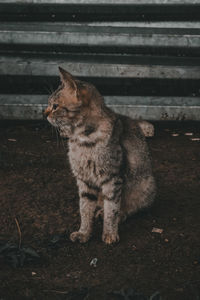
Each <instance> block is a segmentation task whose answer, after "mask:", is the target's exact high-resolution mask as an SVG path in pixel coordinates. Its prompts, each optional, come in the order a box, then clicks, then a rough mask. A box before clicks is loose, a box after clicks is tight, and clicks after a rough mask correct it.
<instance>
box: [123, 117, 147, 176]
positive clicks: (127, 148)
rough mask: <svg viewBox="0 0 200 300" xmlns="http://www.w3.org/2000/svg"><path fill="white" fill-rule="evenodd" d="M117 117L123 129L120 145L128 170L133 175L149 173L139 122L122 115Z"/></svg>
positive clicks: (145, 146)
mask: <svg viewBox="0 0 200 300" xmlns="http://www.w3.org/2000/svg"><path fill="white" fill-rule="evenodd" d="M118 117H119V119H120V120H121V122H122V127H123V131H122V134H121V138H120V143H121V146H122V148H123V151H124V155H125V157H126V162H127V164H128V166H129V167H128V169H129V170H132V171H133V172H131V173H134V174H135V171H136V170H139V172H140V173H143V172H144V173H151V159H150V155H149V149H148V145H147V143H146V139H145V136H144V134H143V131H142V129H141V127H140V125H139V121H135V120H133V119H131V118H130V117H127V116H122V115H119V116H118Z"/></svg>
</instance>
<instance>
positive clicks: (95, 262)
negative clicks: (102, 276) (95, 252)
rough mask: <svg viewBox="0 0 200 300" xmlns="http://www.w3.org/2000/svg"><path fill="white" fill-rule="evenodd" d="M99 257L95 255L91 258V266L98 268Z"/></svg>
mask: <svg viewBox="0 0 200 300" xmlns="http://www.w3.org/2000/svg"><path fill="white" fill-rule="evenodd" d="M97 261H98V259H97V258H96V257H95V258H93V259H92V260H91V262H90V266H91V267H94V268H96V266H97Z"/></svg>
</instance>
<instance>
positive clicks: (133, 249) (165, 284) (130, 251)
mask: <svg viewBox="0 0 200 300" xmlns="http://www.w3.org/2000/svg"><path fill="white" fill-rule="evenodd" d="M155 127H156V134H155V137H153V138H149V139H148V144H149V147H150V150H151V153H152V157H153V169H154V173H155V177H156V180H157V185H158V194H157V197H156V200H155V202H154V204H153V205H152V206H151V208H149V209H147V210H145V211H142V212H140V213H138V214H136V215H135V216H133V217H132V218H130V219H129V220H128V221H127V222H126V223H124V224H122V225H121V226H120V230H119V231H120V242H119V243H118V244H116V245H113V246H107V245H105V244H104V243H103V242H102V241H101V231H102V221H101V220H98V221H97V222H96V224H95V228H94V233H93V237H92V238H91V240H90V241H89V242H88V243H87V244H84V245H82V244H78V243H75V244H74V243H72V242H71V241H70V240H69V233H70V232H72V231H74V230H76V229H78V226H79V222H80V219H79V211H78V193H77V187H76V183H75V179H74V178H73V176H72V173H71V170H70V167H69V162H68V159H67V155H66V153H67V142H66V141H63V140H60V141H59V140H58V139H57V137H56V134H55V132H53V131H52V128H51V127H49V126H48V125H47V124H46V123H38V122H23V123H22V122H2V123H1V124H0V205H1V209H0V241H1V242H2V243H3V242H5V241H12V242H15V243H19V232H18V229H17V226H16V222H15V218H16V219H17V220H18V222H19V225H20V229H21V233H22V245H26V246H28V247H33V248H34V249H35V250H36V251H37V253H38V254H39V255H40V259H39V260H38V261H37V262H34V263H33V262H32V263H28V264H25V265H24V266H23V267H19V268H12V267H11V266H10V265H8V264H7V263H6V261H5V259H4V257H3V256H0V299H2V300H7V299H87V300H88V299H108V300H110V299H147V296H148V297H149V296H150V295H152V294H154V293H155V292H157V291H158V292H159V293H160V298H156V299H161V297H162V299H164V300H165V299H167V300H168V299H169V300H173V299H176V300H179V299H180V300H186V299H187V300H192V299H195V300H197V299H200V239H199V238H200V222H199V221H200V217H199V216H200V185H199V181H200V141H198V140H195V141H192V140H191V138H200V123H198V122H197V123H187V122H185V123H161V122H160V123H159V122H158V123H155ZM185 133H193V135H185ZM172 134H178V136H173V135H172ZM154 227H155V228H159V229H163V232H162V233H156V232H152V229H153V228H154ZM60 234H61V235H62V239H61V240H60V241H58V243H55V245H52V243H51V240H52V237H53V238H55V235H60ZM93 258H97V259H98V260H97V264H96V267H94V266H91V265H90V262H91V260H92V259H93ZM128 288H131V289H134V290H135V291H137V292H138V293H140V294H141V295H140V298H139V296H138V298H136V296H135V298H134V297H133V296H132V298H131V297H129V298H125V297H123V296H119V295H118V296H116V295H113V294H112V292H113V291H119V290H120V289H125V290H126V289H128ZM142 295H143V296H142ZM144 296H146V298H145V297H144ZM142 297H143V298H142Z"/></svg>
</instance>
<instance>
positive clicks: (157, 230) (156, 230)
mask: <svg viewBox="0 0 200 300" xmlns="http://www.w3.org/2000/svg"><path fill="white" fill-rule="evenodd" d="M152 232H155V233H160V234H161V233H163V229H161V228H156V227H153V229H152Z"/></svg>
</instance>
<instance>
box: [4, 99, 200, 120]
mask: <svg viewBox="0 0 200 300" xmlns="http://www.w3.org/2000/svg"><path fill="white" fill-rule="evenodd" d="M6 98H7V103H6V104H5V103H4V102H5V99H6ZM36 98H37V100H36ZM8 99H9V100H8ZM30 99H31V102H32V103H30ZM1 100H4V101H1ZM15 101H19V102H20V103H11V102H15ZM22 102H25V103H22ZM28 102H29V104H28ZM39 102H41V103H39ZM44 102H45V103H47V95H37V96H36V95H35V96H33V95H9V96H8V95H6V96H5V95H0V103H1V104H0V119H21V120H25V119H32V120H40V119H42V118H43V115H42V112H43V110H44V109H45V107H46V106H47V104H44ZM105 102H106V103H107V105H108V106H109V107H110V108H111V109H112V110H114V111H115V112H116V113H121V114H124V115H128V116H130V117H132V118H133V119H141V118H142V119H147V120H200V105H198V103H199V104H200V98H184V97H174V98H169V97H153V98H152V97H117V96H113V97H105ZM33 103H34V104H33ZM145 103H146V104H145ZM163 103H165V105H163Z"/></svg>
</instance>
